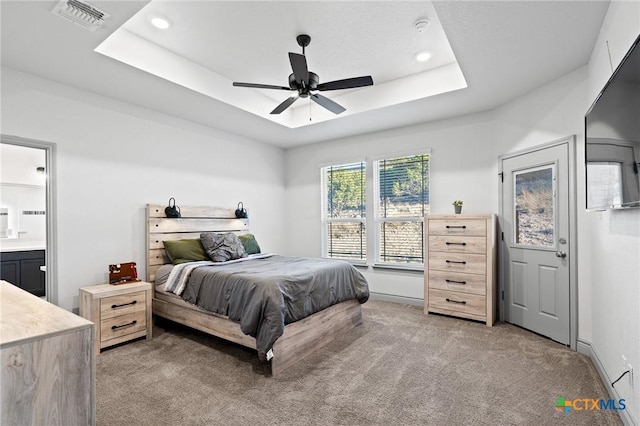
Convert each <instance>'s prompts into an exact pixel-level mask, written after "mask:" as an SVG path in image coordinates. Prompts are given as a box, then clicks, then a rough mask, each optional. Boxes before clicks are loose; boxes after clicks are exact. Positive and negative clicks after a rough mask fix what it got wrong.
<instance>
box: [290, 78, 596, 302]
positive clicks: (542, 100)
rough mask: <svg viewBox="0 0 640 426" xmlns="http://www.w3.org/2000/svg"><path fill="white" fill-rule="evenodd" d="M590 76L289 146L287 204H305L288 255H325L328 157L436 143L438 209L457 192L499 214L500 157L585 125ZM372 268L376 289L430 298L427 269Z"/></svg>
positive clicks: (445, 209) (476, 209)
mask: <svg viewBox="0 0 640 426" xmlns="http://www.w3.org/2000/svg"><path fill="white" fill-rule="evenodd" d="M585 79H586V70H585V69H581V70H578V71H576V72H574V73H571V74H569V75H568V76H565V77H564V78H562V79H560V80H558V81H556V82H553V83H550V84H549V85H547V86H545V87H543V88H541V89H539V90H537V91H535V92H532V93H530V94H528V95H526V96H524V97H522V98H520V99H517V100H515V101H513V102H511V103H509V104H507V105H505V106H503V107H501V108H499V109H497V110H494V111H491V112H487V113H481V114H474V115H469V116H464V117H456V118H453V119H449V120H442V121H438V122H434V123H428V124H423V125H418V126H412V127H405V128H401V129H395V130H389V131H384V132H376V133H371V134H367V135H361V136H358V137H353V138H347V139H342V140H337V141H333V142H329V143H323V144H315V145H308V146H303V147H299V148H295V149H289V150H287V151H286V154H285V156H286V167H287V174H286V176H287V198H286V200H287V201H286V202H287V204H286V210H287V211H288V212H292V211H295V210H296V207H297V206H298V207H299V206H305V211H306V214H303V215H290V216H289V219H288V220H289V226H291V227H292V229H293V232H291V234H290V236H289V239H288V241H287V252H288V254H301V255H304V256H320V254H321V229H320V172H319V165H320V164H322V163H327V162H336V163H340V162H343V161H352V160H354V159H358V158H363V157H373V156H379V155H387V154H395V153H401V152H403V151H412V150H416V149H420V148H431V199H430V202H431V211H432V213H434V214H438V213H453V207H452V206H451V202H452V201H453V200H455V199H462V200H464V208H463V211H464V213H497V211H498V156H499V155H500V154H505V153H508V152H511V151H516V150H520V149H523V148H525V147H528V146H533V145H537V144H542V143H545V142H550V141H553V140H556V139H560V138H562V137H566V136H568V135H571V134H575V133H578V132H581V125H582V120H581V118H580V114H583V113H584V107H583V106H582V105H583V104H584V103H585V102H584V98H585V96H584V92H585V87H586V84H585ZM569 117H571V119H568V118H569ZM302 236H304V237H302ZM371 250H372V248H371ZM365 274H366V276H367V279H368V280H369V282H370V287H371V290H372V291H373V292H375V293H382V294H387V295H394V296H400V297H404V298H412V299H422V298H423V297H424V289H423V278H422V274H421V273H413V272H395V271H389V270H379V269H376V270H374V269H372V268H368V269H367V270H366V271H365Z"/></svg>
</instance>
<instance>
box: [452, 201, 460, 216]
mask: <svg viewBox="0 0 640 426" xmlns="http://www.w3.org/2000/svg"><path fill="white" fill-rule="evenodd" d="M451 204H453V208H454V209H455V212H456V214H460V213H462V200H455V201H454V202H453V203H451Z"/></svg>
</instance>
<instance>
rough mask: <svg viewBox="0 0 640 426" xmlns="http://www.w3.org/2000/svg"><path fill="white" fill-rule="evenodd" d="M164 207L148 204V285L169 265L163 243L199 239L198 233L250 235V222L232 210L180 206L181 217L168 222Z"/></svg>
mask: <svg viewBox="0 0 640 426" xmlns="http://www.w3.org/2000/svg"><path fill="white" fill-rule="evenodd" d="M165 207H167V206H166V205H159V204H147V265H146V266H147V281H148V282H154V281H155V277H156V271H157V270H158V268H159V267H160V266H162V265H164V264H167V263H171V262H170V261H169V258H168V257H167V255H166V253H165V251H164V245H163V241H167V240H182V239H184V238H200V233H201V232H236V233H239V234H242V233H245V232H248V231H249V219H237V218H236V216H235V209H224V208H219V207H208V206H186V207H183V206H180V213H181V214H182V217H181V218H179V219H169V218H167V217H166V216H165V214H164V209H165Z"/></svg>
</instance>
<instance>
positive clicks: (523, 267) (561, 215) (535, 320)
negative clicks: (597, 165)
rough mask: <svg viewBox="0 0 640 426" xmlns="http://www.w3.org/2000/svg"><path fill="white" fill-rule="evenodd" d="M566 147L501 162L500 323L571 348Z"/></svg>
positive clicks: (505, 159)
mask: <svg viewBox="0 0 640 426" xmlns="http://www.w3.org/2000/svg"><path fill="white" fill-rule="evenodd" d="M568 151H569V146H568V144H567V143H563V144H560V145H552V146H548V147H543V148H540V149H536V150H533V151H529V152H526V153H523V154H519V155H513V156H508V157H503V158H502V159H501V166H502V178H503V179H502V196H501V200H502V203H501V210H502V211H501V216H502V218H501V220H502V232H503V235H502V236H501V239H502V241H500V242H501V249H502V266H501V267H502V268H503V271H502V274H501V275H502V278H503V280H504V283H503V284H504V285H503V289H504V294H503V298H504V300H503V306H504V319H505V321H507V322H510V323H512V324H516V325H518V326H521V327H523V328H526V329H529V330H531V331H534V332H536V333H538V334H541V335H544V336H547V337H549V338H551V339H553V340H555V341H557V342H560V343H563V344H567V345H568V344H569V343H570V290H569V271H570V268H569V260H570V259H571V249H572V247H571V245H570V241H571V239H570V238H569V153H568Z"/></svg>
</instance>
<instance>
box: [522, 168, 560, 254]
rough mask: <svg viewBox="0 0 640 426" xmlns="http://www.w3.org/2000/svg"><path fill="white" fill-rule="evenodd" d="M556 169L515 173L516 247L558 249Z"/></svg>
mask: <svg viewBox="0 0 640 426" xmlns="http://www.w3.org/2000/svg"><path fill="white" fill-rule="evenodd" d="M555 174H556V172H555V165H550V166H542V167H536V168H533V169H526V170H520V171H517V172H514V174H513V175H514V176H513V178H514V179H513V184H514V189H513V191H514V198H515V202H514V206H513V208H514V215H513V217H514V218H515V220H514V222H515V223H514V224H513V226H514V228H515V232H514V233H513V235H514V237H515V243H516V244H519V245H525V246H539V247H555V244H556V242H555V237H554V235H555V229H556V224H555V214H554V210H555V208H554V207H555V191H554V182H555V180H556V176H555Z"/></svg>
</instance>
